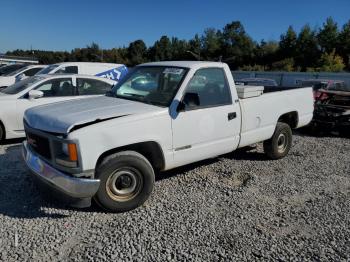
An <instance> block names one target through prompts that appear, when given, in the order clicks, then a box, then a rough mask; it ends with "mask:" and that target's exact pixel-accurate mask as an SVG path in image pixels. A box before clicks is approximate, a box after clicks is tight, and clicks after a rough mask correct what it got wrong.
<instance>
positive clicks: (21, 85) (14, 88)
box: [0, 76, 44, 95]
mask: <svg viewBox="0 0 350 262" xmlns="http://www.w3.org/2000/svg"><path fill="white" fill-rule="evenodd" d="M42 79H44V78H42V77H38V76H33V77H29V78H27V79H25V80H22V81H20V82H17V83H16V84H14V85H11V86H9V87H7V88H5V89H3V90H1V91H0V92H1V93H4V94H7V95H15V94H18V93H19V92H22V91H23V90H25V89H26V88H27V87H29V86H30V85H32V84H34V83H36V82H38V81H40V80H42Z"/></svg>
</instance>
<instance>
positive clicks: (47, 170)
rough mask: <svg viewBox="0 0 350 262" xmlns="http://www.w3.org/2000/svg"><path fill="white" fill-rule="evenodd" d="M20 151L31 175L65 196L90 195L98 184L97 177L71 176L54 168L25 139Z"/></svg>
mask: <svg viewBox="0 0 350 262" xmlns="http://www.w3.org/2000/svg"><path fill="white" fill-rule="evenodd" d="M22 153H23V158H24V161H25V163H26V165H27V167H28V168H29V169H30V170H31V171H32V173H33V175H35V176H36V177H38V178H39V179H40V180H42V181H44V182H46V183H47V184H49V185H50V186H51V187H54V188H56V189H58V190H59V191H61V192H62V193H64V194H66V195H67V196H70V197H73V198H87V197H92V196H94V195H95V194H96V192H97V190H98V188H99V186H100V180H99V179H89V178H77V177H71V176H68V175H66V174H64V173H62V172H60V171H58V170H56V169H55V168H53V167H52V166H51V165H49V164H48V163H46V162H45V161H44V160H42V159H41V158H40V157H39V156H38V155H36V154H35V153H34V152H32V151H31V149H30V147H29V146H28V143H27V142H26V141H24V142H23V150H22Z"/></svg>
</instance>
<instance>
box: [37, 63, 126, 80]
mask: <svg viewBox="0 0 350 262" xmlns="http://www.w3.org/2000/svg"><path fill="white" fill-rule="evenodd" d="M127 72H128V68H127V67H126V66H125V65H123V64H112V63H97V62H64V63H58V64H52V65H49V66H47V67H45V68H44V69H42V70H41V71H39V72H38V73H37V74H38V75H40V74H83V75H94V76H99V77H105V78H109V79H112V80H115V81H119V79H121V78H122V77H124V76H125V75H126V74H127Z"/></svg>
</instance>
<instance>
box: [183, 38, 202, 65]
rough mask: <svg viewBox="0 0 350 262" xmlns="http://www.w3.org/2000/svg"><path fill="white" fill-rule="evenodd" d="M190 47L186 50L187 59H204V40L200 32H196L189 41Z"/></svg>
mask: <svg viewBox="0 0 350 262" xmlns="http://www.w3.org/2000/svg"><path fill="white" fill-rule="evenodd" d="M188 47H189V49H188V50H186V53H187V59H189V60H193V59H194V58H195V59H197V60H202V56H203V50H202V41H201V39H200V37H199V35H198V34H196V35H195V36H194V38H193V39H191V40H190V41H189V43H188Z"/></svg>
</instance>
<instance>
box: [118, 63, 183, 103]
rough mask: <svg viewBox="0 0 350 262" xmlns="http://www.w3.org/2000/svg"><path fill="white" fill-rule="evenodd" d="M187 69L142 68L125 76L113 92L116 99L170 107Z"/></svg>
mask: <svg viewBox="0 0 350 262" xmlns="http://www.w3.org/2000/svg"><path fill="white" fill-rule="evenodd" d="M187 72H188V69H187V68H180V67H166V66H140V67H136V68H135V69H134V70H133V71H131V72H130V73H129V74H128V75H127V76H125V77H124V78H123V79H122V80H121V81H120V82H119V83H118V84H117V85H116V86H115V87H114V88H113V90H112V93H113V95H114V96H115V97H118V98H124V99H129V100H134V101H139V102H143V103H147V104H152V105H158V106H169V105H170V103H171V101H172V99H173V97H174V96H175V94H176V92H177V90H178V88H179V87H180V84H181V83H182V81H183V79H184V78H185V76H186V74H187Z"/></svg>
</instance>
